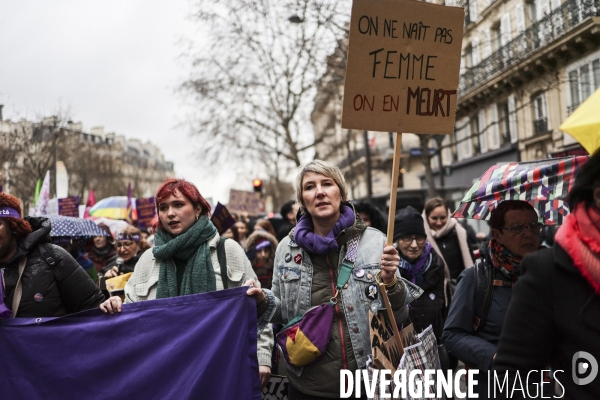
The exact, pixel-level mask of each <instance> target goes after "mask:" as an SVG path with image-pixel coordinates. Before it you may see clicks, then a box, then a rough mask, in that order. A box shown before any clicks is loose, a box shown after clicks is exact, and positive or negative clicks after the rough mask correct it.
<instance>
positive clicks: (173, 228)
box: [100, 179, 274, 387]
mask: <svg viewBox="0 0 600 400" xmlns="http://www.w3.org/2000/svg"><path fill="white" fill-rule="evenodd" d="M155 198H156V208H157V210H158V222H157V224H156V226H155V228H156V233H155V244H156V245H155V246H154V247H153V248H152V250H151V251H147V252H145V253H144V254H143V255H142V256H141V257H140V260H139V261H138V263H137V265H136V266H135V270H134V272H133V275H131V278H130V279H129V281H127V284H126V286H125V302H126V303H131V302H136V301H143V300H152V299H156V298H166V297H175V296H183V295H189V294H196V293H204V292H210V291H215V290H222V289H224V288H227V287H230V288H231V287H239V286H242V285H246V286H251V288H250V289H248V295H251V296H254V297H255V299H256V303H257V315H258V316H259V317H258V326H259V331H261V330H262V328H264V330H262V332H260V334H259V336H258V352H257V353H258V364H259V372H260V379H261V385H262V387H264V386H265V385H266V384H267V382H268V381H269V379H270V375H271V352H272V349H273V332H272V330H271V327H270V326H269V325H268V319H269V318H270V315H271V314H272V310H271V309H269V301H268V300H267V297H266V296H267V295H270V297H272V294H271V293H270V292H269V291H263V290H262V289H261V288H260V285H259V283H258V280H257V278H256V274H255V273H254V271H253V269H252V266H251V265H250V261H249V260H248V258H247V257H246V254H245V253H244V250H243V249H242V248H241V247H240V245H239V244H237V243H236V242H235V241H233V240H225V241H224V242H221V240H220V236H219V234H218V232H217V229H216V228H215V226H214V225H213V223H212V222H211V221H210V218H209V217H210V205H209V204H208V202H207V201H206V200H205V199H204V197H202V195H201V194H200V192H199V191H198V189H197V188H196V186H194V185H193V184H192V183H191V182H188V181H186V180H183V179H169V180H167V181H166V182H165V183H164V184H163V185H162V186H161V187H160V188H158V190H157V192H156V196H155ZM221 246H223V247H221ZM219 248H222V249H224V255H225V259H223V258H222V257H220V256H219V255H218V249H219ZM221 254H223V253H221ZM273 301H274V300H273ZM100 309H101V310H102V311H104V312H108V313H111V314H114V313H115V312H121V299H120V298H119V297H116V296H115V297H111V298H110V299H108V300H107V301H105V302H104V303H102V304H101V305H100ZM226 317H227V316H224V318H226Z"/></svg>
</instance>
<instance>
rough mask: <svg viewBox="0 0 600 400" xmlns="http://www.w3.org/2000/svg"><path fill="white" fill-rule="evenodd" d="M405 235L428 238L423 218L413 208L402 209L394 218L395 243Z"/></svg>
mask: <svg viewBox="0 0 600 400" xmlns="http://www.w3.org/2000/svg"><path fill="white" fill-rule="evenodd" d="M405 235H422V236H427V234H426V233H425V225H424V222H423V217H422V216H421V214H419V212H418V211H417V210H415V209H414V208H413V207H411V206H408V207H406V208H403V209H401V210H400V211H398V212H397V213H396V217H394V242H395V241H397V240H398V239H399V238H400V236H405Z"/></svg>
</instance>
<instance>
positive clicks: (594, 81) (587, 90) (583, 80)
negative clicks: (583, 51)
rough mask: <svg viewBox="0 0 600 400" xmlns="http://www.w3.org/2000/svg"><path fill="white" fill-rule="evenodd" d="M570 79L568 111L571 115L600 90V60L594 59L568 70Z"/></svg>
mask: <svg viewBox="0 0 600 400" xmlns="http://www.w3.org/2000/svg"><path fill="white" fill-rule="evenodd" d="M567 76H568V78H569V106H568V108H567V111H568V113H569V114H571V113H572V112H573V111H575V109H576V108H577V107H579V105H580V104H581V103H583V102H584V101H585V100H586V99H587V98H588V97H590V96H591V95H592V93H593V92H594V91H595V90H596V89H600V58H596V59H592V60H591V61H588V62H586V63H585V64H583V65H581V62H579V63H578V66H577V67H576V68H573V69H572V70H568V72H567Z"/></svg>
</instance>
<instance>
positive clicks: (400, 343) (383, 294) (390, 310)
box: [379, 283, 404, 368]
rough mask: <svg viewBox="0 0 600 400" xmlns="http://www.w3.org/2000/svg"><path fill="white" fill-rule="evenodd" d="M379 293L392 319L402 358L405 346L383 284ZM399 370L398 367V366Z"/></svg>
mask: <svg viewBox="0 0 600 400" xmlns="http://www.w3.org/2000/svg"><path fill="white" fill-rule="evenodd" d="M379 293H381V300H382V301H383V303H384V304H385V309H386V310H387V314H388V317H389V318H390V323H391V324H392V331H393V332H394V339H395V340H396V346H398V351H399V352H400V357H402V354H404V346H402V338H401V337H400V331H399V330H398V325H397V324H396V318H394V311H393V310H392V305H391V304H390V299H389V297H388V295H387V291H386V289H385V285H384V284H383V283H380V284H379ZM396 368H397V366H396Z"/></svg>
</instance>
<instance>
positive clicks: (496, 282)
mask: <svg viewBox="0 0 600 400" xmlns="http://www.w3.org/2000/svg"><path fill="white" fill-rule="evenodd" d="M473 273H474V274H475V319H474V321H473V330H474V331H475V336H477V334H478V333H479V332H480V331H481V330H482V329H483V327H484V326H485V323H486V322H487V318H488V315H489V313H490V308H491V307H492V297H493V295H494V287H496V286H499V287H512V286H513V285H514V282H512V281H507V280H503V279H494V275H495V274H494V267H493V266H492V265H488V264H486V263H485V262H484V261H483V260H482V259H479V260H477V263H476V264H475V266H474V267H473Z"/></svg>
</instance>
